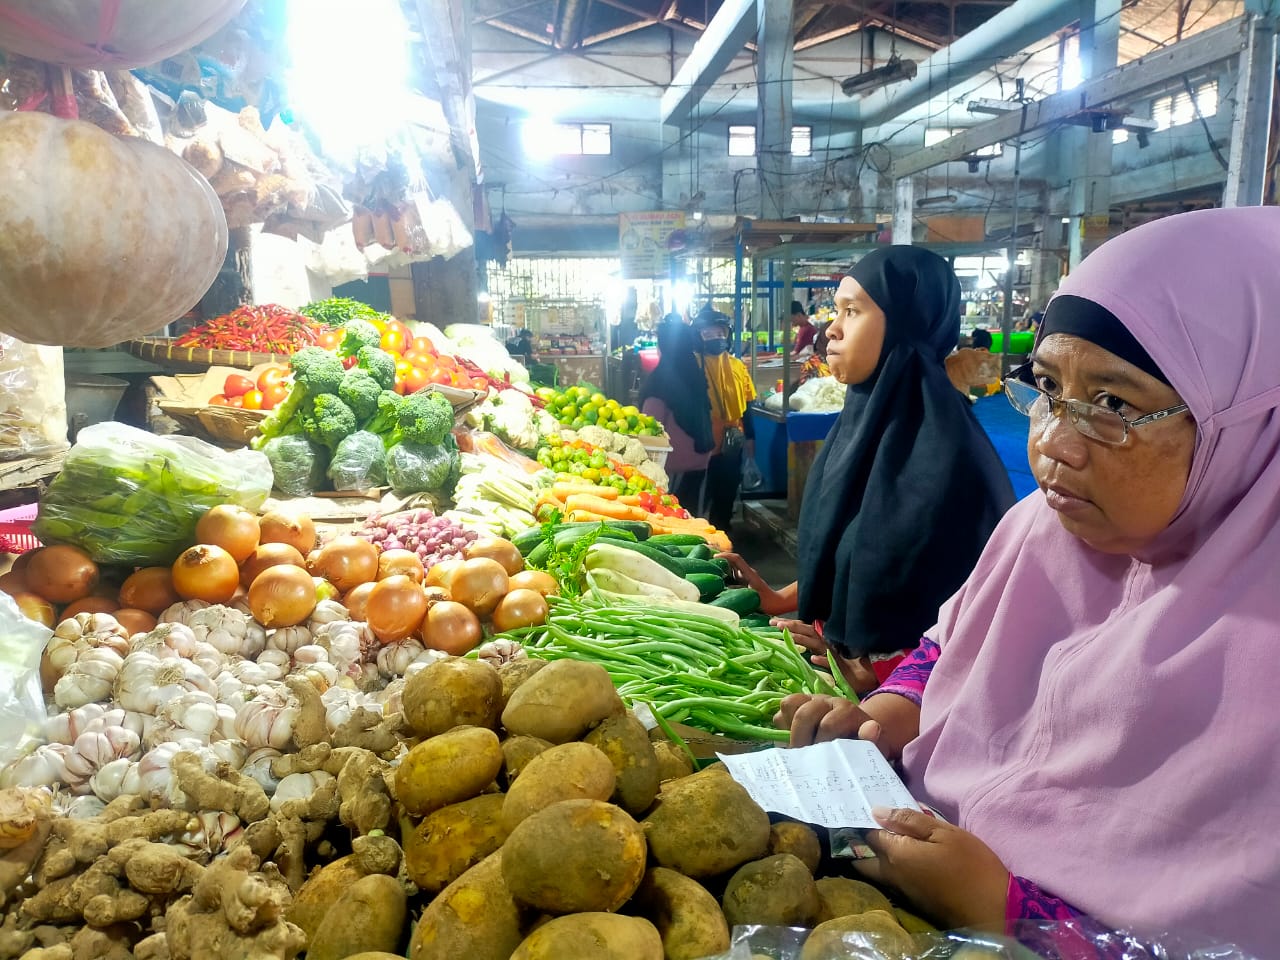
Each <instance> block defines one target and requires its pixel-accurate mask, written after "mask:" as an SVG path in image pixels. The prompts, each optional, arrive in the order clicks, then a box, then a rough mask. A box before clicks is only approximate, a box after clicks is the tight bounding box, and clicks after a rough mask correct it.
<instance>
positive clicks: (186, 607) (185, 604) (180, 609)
mask: <svg viewBox="0 0 1280 960" xmlns="http://www.w3.org/2000/svg"><path fill="white" fill-rule="evenodd" d="M209 606H212V604H209V603H206V602H205V601H203V600H180V601H178V602H177V603H175V604H172V605H171V606H169V607H166V608H165V611H164V613H162V614H160V617H159V621H160V623H181V624H183V625H184V626H190V624H189V623H188V622H187V621H188V620H189V619H190V618H191V617H192V616H194V615H195V614H196V613H198V612H199V611H201V610H204V609H205V608H206V607H209Z"/></svg>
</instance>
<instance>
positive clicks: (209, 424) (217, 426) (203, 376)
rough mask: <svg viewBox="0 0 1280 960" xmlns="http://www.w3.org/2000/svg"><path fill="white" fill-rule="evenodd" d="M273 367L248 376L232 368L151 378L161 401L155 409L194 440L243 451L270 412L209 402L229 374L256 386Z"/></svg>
mask: <svg viewBox="0 0 1280 960" xmlns="http://www.w3.org/2000/svg"><path fill="white" fill-rule="evenodd" d="M273 366H278V365H277V364H272V363H263V364H259V365H258V366H256V367H254V368H253V369H252V370H250V371H248V372H247V373H246V372H245V371H244V370H240V369H237V368H235V367H210V368H209V369H208V370H206V371H205V372H204V373H180V374H177V375H176V376H172V377H152V378H151V383H152V385H153V386H154V387H155V388H156V390H157V391H159V393H160V397H161V399H160V400H158V401H157V402H156V406H158V407H159V408H160V410H161V412H163V413H164V414H165V415H166V416H169V417H172V418H173V419H174V420H176V421H178V423H180V424H181V425H182V427H183V429H184V430H186V431H187V432H188V433H190V434H191V435H192V436H193V437H198V438H199V439H201V440H207V441H209V442H210V443H216V444H218V445H219V446H222V447H243V446H245V445H246V444H247V443H248V442H249V440H250V439H252V438H253V436H254V434H256V433H257V432H258V424H259V423H261V422H262V421H263V420H265V419H266V418H267V416H268V413H269V411H266V410H243V409H240V408H238V407H222V406H210V405H209V398H210V397H213V396H215V395H217V394H219V393H222V388H223V385H224V384H225V383H226V382H227V377H228V376H230V375H231V374H238V375H240V376H245V377H248V378H249V379H250V380H253V381H254V382H257V379H258V377H259V376H261V375H262V371H264V370H266V369H267V368H269V367H273Z"/></svg>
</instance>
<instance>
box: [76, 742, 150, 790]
mask: <svg viewBox="0 0 1280 960" xmlns="http://www.w3.org/2000/svg"><path fill="white" fill-rule="evenodd" d="M141 752H142V741H141V740H140V739H139V738H138V735H137V734H136V733H134V732H133V731H132V730H125V729H124V728H122V727H109V728H107V730H105V731H104V732H102V733H82V734H80V736H78V737H76V742H75V743H74V744H72V746H71V752H70V753H69V754H68V755H67V758H66V763H65V771H66V772H65V775H64V777H63V782H64V783H66V785H67V786H69V787H70V788H71V790H72V792H73V793H88V792H89V790H90V784H89V780H90V778H91V777H92V776H93V775H94V774H95V773H97V772H98V771H99V770H101V769H102V768H103V767H105V766H106V765H107V764H109V763H111V762H112V761H113V760H119V759H126V760H136V759H138V757H139V756H140V755H141ZM123 775H124V771H123V770H121V771H120V776H122V777H123Z"/></svg>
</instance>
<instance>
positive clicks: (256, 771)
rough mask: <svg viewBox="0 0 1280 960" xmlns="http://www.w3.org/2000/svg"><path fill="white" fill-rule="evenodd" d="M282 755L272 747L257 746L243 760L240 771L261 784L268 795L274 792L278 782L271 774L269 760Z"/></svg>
mask: <svg viewBox="0 0 1280 960" xmlns="http://www.w3.org/2000/svg"><path fill="white" fill-rule="evenodd" d="M283 756H284V754H283V753H281V752H280V751H279V750H276V749H275V748H274V747H259V748H258V749H257V750H254V751H253V752H252V753H250V754H249V758H248V759H247V760H245V762H244V766H242V767H241V768H240V772H241V773H243V774H244V775H245V776H247V777H253V779H255V780H257V781H258V783H260V784H262V789H263V790H265V791H267V794H268V795H270V794H272V793H275V790H276V784H278V783H279V782H280V781H279V780H277V779H276V778H275V777H273V776H272V775H271V761H272V760H276V759H278V758H280V757H283Z"/></svg>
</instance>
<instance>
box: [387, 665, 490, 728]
mask: <svg viewBox="0 0 1280 960" xmlns="http://www.w3.org/2000/svg"><path fill="white" fill-rule="evenodd" d="M402 703H403V705H404V706H403V709H404V719H405V722H406V723H407V724H408V725H409V729H410V730H411V731H413V733H415V734H417V735H418V736H420V737H434V736H436V735H438V734H441V733H444V732H445V731H446V730H452V729H453V728H454V727H486V728H488V729H490V730H496V729H497V727H498V717H499V715H500V714H501V713H502V680H501V679H500V678H499V677H498V671H497V670H495V669H494V668H493V667H492V666H490V665H489V664H487V663H484V662H482V661H480V660H462V659H456V658H455V659H450V660H437V661H436V662H435V663H432V664H430V665H428V666H427V667H424V668H423V669H422V670H419V671H418V672H417V673H414V674H413V675H411V676H410V677H409V679H408V680H406V681H405V684H404V694H403V696H402Z"/></svg>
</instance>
